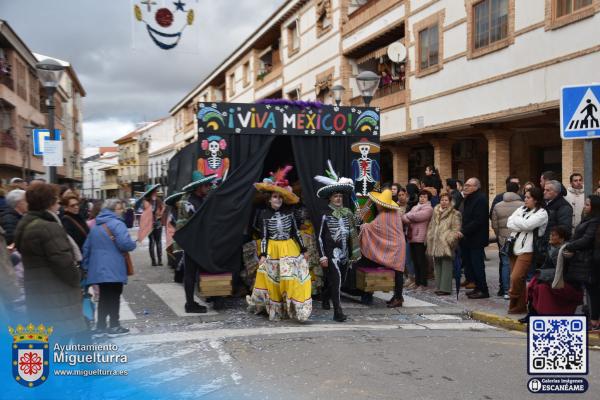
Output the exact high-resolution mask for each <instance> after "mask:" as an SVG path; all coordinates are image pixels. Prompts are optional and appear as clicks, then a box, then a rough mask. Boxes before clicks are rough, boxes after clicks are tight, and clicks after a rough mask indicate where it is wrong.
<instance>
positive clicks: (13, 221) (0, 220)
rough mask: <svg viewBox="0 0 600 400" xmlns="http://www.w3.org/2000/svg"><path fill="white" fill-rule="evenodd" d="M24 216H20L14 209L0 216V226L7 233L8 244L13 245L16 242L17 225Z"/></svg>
mask: <svg viewBox="0 0 600 400" xmlns="http://www.w3.org/2000/svg"><path fill="white" fill-rule="evenodd" d="M22 217H23V216H22V215H21V214H19V213H18V212H17V211H16V210H15V209H14V208H7V209H6V210H5V211H4V213H3V214H2V215H0V226H1V227H2V228H3V229H4V231H5V232H6V243H7V244H11V243H13V242H14V241H15V229H17V224H18V223H19V221H20V220H21V218H22Z"/></svg>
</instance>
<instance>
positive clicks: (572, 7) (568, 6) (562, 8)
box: [555, 0, 592, 18]
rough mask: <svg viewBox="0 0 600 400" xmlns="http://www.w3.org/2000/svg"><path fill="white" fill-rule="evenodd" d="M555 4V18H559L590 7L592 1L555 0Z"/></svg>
mask: <svg viewBox="0 0 600 400" xmlns="http://www.w3.org/2000/svg"><path fill="white" fill-rule="evenodd" d="M555 3H556V18H560V17H564V16H565V15H569V14H573V13H574V12H576V11H579V10H581V9H582V8H585V7H587V6H591V5H592V0H555Z"/></svg>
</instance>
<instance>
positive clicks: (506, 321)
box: [468, 311, 600, 347]
mask: <svg viewBox="0 0 600 400" xmlns="http://www.w3.org/2000/svg"><path fill="white" fill-rule="evenodd" d="M468 315H469V317H471V318H472V319H476V320H478V321H481V322H484V323H486V324H489V325H493V326H497V327H500V328H504V329H508V330H512V331H518V332H524V333H527V324H522V323H520V322H519V321H515V320H514V319H512V318H509V317H503V316H501V315H497V314H492V313H489V312H485V311H469V312H468ZM592 346H600V334H597V333H593V334H591V333H588V347H592Z"/></svg>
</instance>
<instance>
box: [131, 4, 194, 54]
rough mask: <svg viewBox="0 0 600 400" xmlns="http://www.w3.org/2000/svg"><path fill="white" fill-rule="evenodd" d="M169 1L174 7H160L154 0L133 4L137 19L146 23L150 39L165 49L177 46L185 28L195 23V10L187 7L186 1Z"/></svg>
mask: <svg viewBox="0 0 600 400" xmlns="http://www.w3.org/2000/svg"><path fill="white" fill-rule="evenodd" d="M169 3H170V4H172V5H173V7H172V8H167V7H161V8H159V7H158V6H157V3H156V1H153V0H141V1H139V4H135V5H134V6H133V12H134V15H135V19H136V20H137V21H138V22H143V23H144V24H146V30H147V31H148V35H149V36H150V39H152V41H153V42H154V44H156V45H157V46H158V47H160V48H161V49H163V50H170V49H172V48H174V47H176V46H177V45H178V44H179V41H180V40H181V37H182V35H183V31H184V30H185V28H186V27H187V26H188V25H192V24H193V23H194V10H193V9H191V8H189V9H186V3H183V2H182V1H181V0H178V1H175V2H167V4H169ZM150 18H153V20H150Z"/></svg>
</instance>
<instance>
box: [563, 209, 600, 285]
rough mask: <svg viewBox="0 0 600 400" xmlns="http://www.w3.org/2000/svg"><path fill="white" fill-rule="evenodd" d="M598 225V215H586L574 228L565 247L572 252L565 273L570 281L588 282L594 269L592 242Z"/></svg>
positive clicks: (599, 218)
mask: <svg viewBox="0 0 600 400" xmlns="http://www.w3.org/2000/svg"><path fill="white" fill-rule="evenodd" d="M599 225H600V217H587V218H584V219H583V220H582V221H581V223H580V224H579V225H578V226H577V227H576V228H575V233H574V234H573V238H572V239H571V240H570V241H569V243H567V246H566V247H565V249H566V250H567V251H570V252H572V253H575V254H574V255H573V258H571V259H570V261H569V263H568V265H567V271H566V273H565V280H566V281H571V282H573V281H574V282H590V281H591V278H592V270H593V269H594V264H593V257H594V243H595V239H596V232H597V231H598V226H599Z"/></svg>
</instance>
